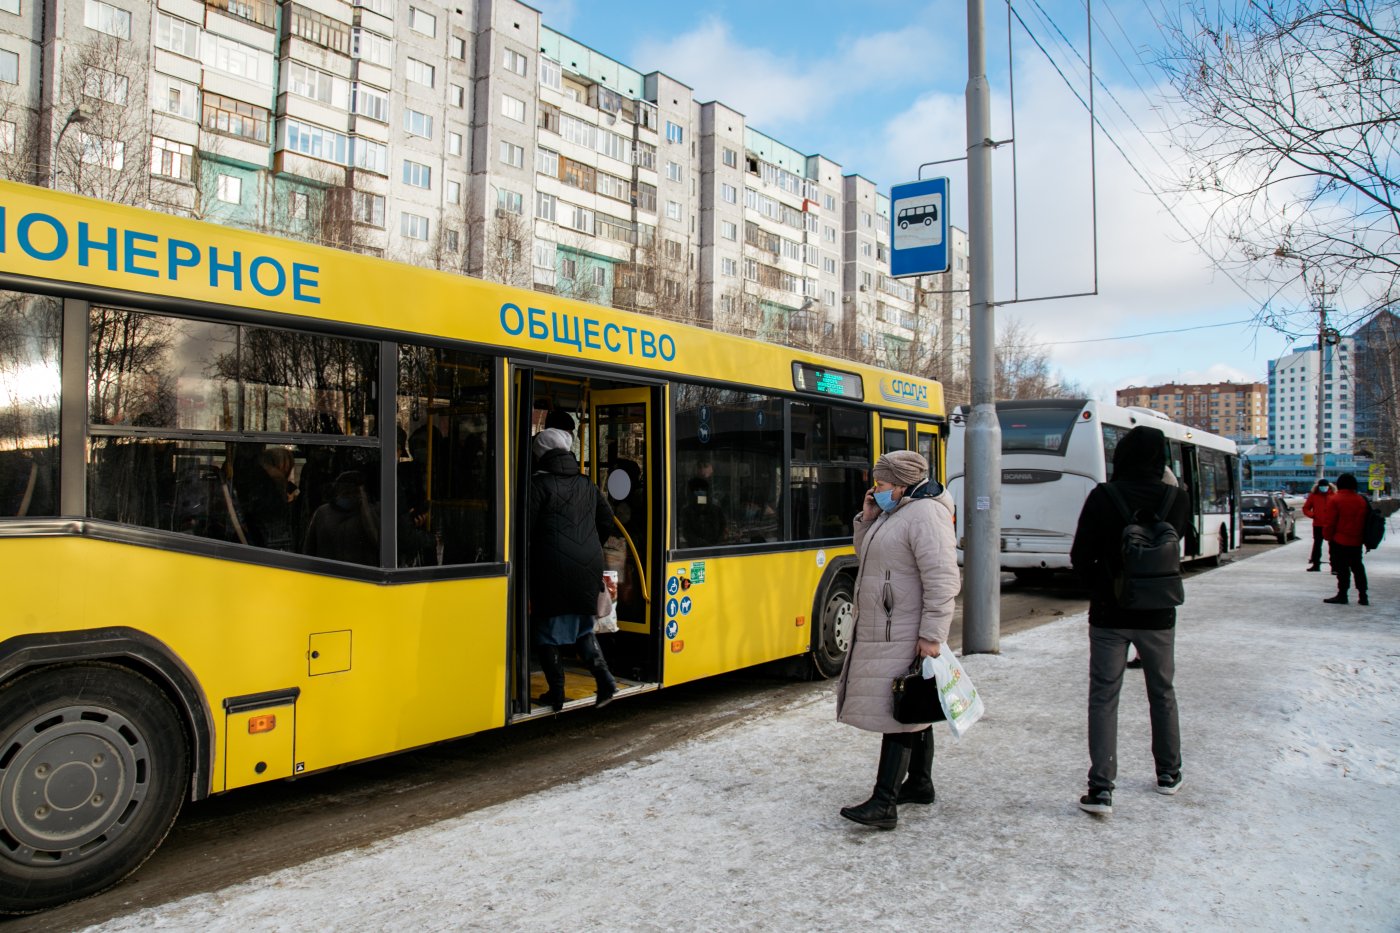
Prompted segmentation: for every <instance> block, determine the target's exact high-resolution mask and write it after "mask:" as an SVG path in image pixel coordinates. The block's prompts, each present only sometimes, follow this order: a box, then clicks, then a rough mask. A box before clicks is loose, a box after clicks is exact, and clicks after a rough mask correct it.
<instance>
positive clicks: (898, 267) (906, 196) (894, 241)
mask: <svg viewBox="0 0 1400 933" xmlns="http://www.w3.org/2000/svg"><path fill="white" fill-rule="evenodd" d="M947 271H948V179H947V178H926V179H924V180H923V181H911V182H908V183H906V184H903V185H895V186H894V187H892V188H891V189H890V275H892V276H894V277H895V278H897V279H898V278H904V277H907V276H912V275H934V274H936V273H939V272H947Z"/></svg>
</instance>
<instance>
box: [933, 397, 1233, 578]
mask: <svg viewBox="0 0 1400 933" xmlns="http://www.w3.org/2000/svg"><path fill="white" fill-rule="evenodd" d="M996 410H997V420H998V422H999V423H1000V425H1001V568H1002V570H1004V571H1010V572H1012V573H1014V574H1016V576H1017V577H1019V578H1022V579H1032V578H1035V577H1038V576H1043V575H1044V574H1047V573H1050V572H1052V571H1057V570H1069V569H1070V562H1069V552H1070V545H1071V544H1073V543H1074V531H1075V527H1076V526H1077V525H1078V523H1079V511H1080V509H1081V508H1082V507H1083V505H1084V499H1085V498H1086V497H1087V496H1088V495H1089V491H1090V490H1092V489H1093V488H1094V486H1095V485H1097V484H1098V483H1102V482H1106V481H1107V480H1109V479H1112V478H1113V450H1114V447H1115V446H1117V443H1118V439H1119V438H1121V437H1122V436H1123V435H1124V434H1126V433H1128V431H1130V430H1132V428H1133V427H1135V426H1137V425H1140V424H1145V425H1149V426H1151V427H1154V428H1159V429H1160V430H1161V431H1162V433H1163V434H1165V435H1166V443H1167V451H1166V453H1167V467H1168V469H1170V470H1171V471H1172V473H1173V475H1174V476H1175V477H1176V479H1177V481H1178V483H1179V484H1180V486H1181V487H1182V488H1183V489H1184V490H1186V492H1187V498H1188V501H1189V502H1190V503H1191V527H1190V528H1189V529H1188V530H1187V534H1186V535H1184V536H1183V538H1182V556H1183V558H1184V559H1186V560H1192V561H1207V562H1210V563H1219V561H1220V558H1221V556H1222V555H1223V554H1225V553H1227V552H1228V551H1230V550H1231V549H1232V548H1235V547H1238V546H1239V540H1240V539H1239V534H1240V528H1239V507H1238V500H1239V489H1238V487H1237V484H1236V477H1237V476H1238V465H1237V461H1238V455H1237V452H1236V448H1235V442H1234V441H1232V440H1229V439H1228V438H1224V437H1218V436H1217V435H1214V434H1210V433H1208V432H1206V431H1202V430H1199V429H1197V428H1191V427H1187V426H1186V425H1183V424H1177V423H1176V422H1174V421H1171V420H1170V419H1169V418H1167V416H1166V415H1163V414H1161V413H1160V412H1157V411H1153V410H1152V409H1149V408H1135V407H1134V408H1120V407H1118V406H1117V405H1109V404H1106V403H1103V402H1097V401H1094V400H1093V399H1058V398H1052V399H1017V400H1014V401H1003V402H997V403H996ZM950 420H951V421H952V428H951V434H950V436H949V441H948V489H949V492H950V493H951V494H952V495H953V498H954V500H955V501H956V502H957V503H958V506H959V508H958V520H957V521H958V543H959V551H958V554H959V559H960V560H961V558H962V553H963V552H962V549H961V545H962V541H963V537H964V535H965V534H966V522H965V519H966V515H967V513H966V510H965V509H964V508H963V507H962V495H963V489H964V485H965V483H964V480H965V474H964V471H963V462H964V450H965V447H966V444H965V439H966V433H967V432H966V427H967V425H966V412H965V411H964V410H963V409H962V408H957V409H954V411H953V414H952V417H951V419H950Z"/></svg>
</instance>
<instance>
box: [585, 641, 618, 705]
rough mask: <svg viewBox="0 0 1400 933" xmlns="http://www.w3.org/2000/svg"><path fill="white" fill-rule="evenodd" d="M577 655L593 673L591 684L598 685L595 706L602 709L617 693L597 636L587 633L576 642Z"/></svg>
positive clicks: (615, 684) (614, 681)
mask: <svg viewBox="0 0 1400 933" xmlns="http://www.w3.org/2000/svg"><path fill="white" fill-rule="evenodd" d="M578 650H579V655H580V656H582V658H583V663H584V664H587V665H588V669H589V670H590V671H592V672H593V682H594V683H596V684H597V685H598V699H597V702H596V703H595V704H594V705H595V706H599V707H603V706H607V705H608V704H609V703H611V702H612V698H613V696H614V695H615V694H616V693H617V681H616V680H613V675H612V671H610V670H608V662H607V661H606V660H605V659H604V658H603V649H602V648H600V647H598V636H597V635H594V634H593V633H592V632H589V633H588V634H587V635H585V636H583V637H582V638H580V639H579V640H578Z"/></svg>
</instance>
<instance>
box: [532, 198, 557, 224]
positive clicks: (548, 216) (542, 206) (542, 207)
mask: <svg viewBox="0 0 1400 933" xmlns="http://www.w3.org/2000/svg"><path fill="white" fill-rule="evenodd" d="M558 204H559V202H558V201H557V200H556V199H555V197H554V195H552V194H545V193H544V192H543V191H536V192H535V216H536V217H538V218H540V220H550V221H552V220H554V219H555V218H556V216H557V211H558Z"/></svg>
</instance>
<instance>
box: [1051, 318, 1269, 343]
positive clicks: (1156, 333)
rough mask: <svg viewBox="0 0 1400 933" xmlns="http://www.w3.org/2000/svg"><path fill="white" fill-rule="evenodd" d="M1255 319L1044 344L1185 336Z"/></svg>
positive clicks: (1251, 321)
mask: <svg viewBox="0 0 1400 933" xmlns="http://www.w3.org/2000/svg"><path fill="white" fill-rule="evenodd" d="M1253 321H1254V319H1253V318H1244V319H1243V320H1239V321H1224V322H1222V323H1220V324H1198V325H1196V326H1195V327H1177V328H1173V329H1172V330H1151V331H1147V332H1146V333H1142V334H1122V335H1120V336H1117V337H1086V338H1084V339H1083V340H1051V341H1047V342H1046V343H1044V344H1042V346H1047V347H1061V346H1064V345H1066V344H1071V343H1103V342H1104V341H1107V340H1135V339H1137V338H1138V337H1158V336H1161V335H1162V334H1184V333H1186V332H1187V331H1192V330H1209V329H1211V328H1212V327H1238V326H1239V325H1241V324H1251V323H1253Z"/></svg>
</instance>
